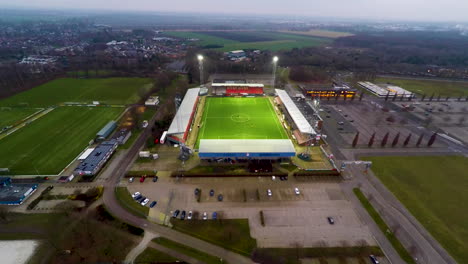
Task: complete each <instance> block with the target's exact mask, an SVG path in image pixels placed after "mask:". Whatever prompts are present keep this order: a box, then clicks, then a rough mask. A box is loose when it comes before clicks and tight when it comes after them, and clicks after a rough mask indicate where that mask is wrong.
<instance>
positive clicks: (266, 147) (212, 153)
mask: <svg viewBox="0 0 468 264" xmlns="http://www.w3.org/2000/svg"><path fill="white" fill-rule="evenodd" d="M198 152H199V156H200V157H202V158H203V157H292V156H295V155H296V151H295V149H294V145H293V143H292V142H291V140H289V139H201V140H200V148H199V151H198Z"/></svg>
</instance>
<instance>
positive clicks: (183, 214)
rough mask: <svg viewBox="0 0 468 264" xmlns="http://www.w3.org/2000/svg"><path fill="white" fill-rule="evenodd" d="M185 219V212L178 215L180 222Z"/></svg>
mask: <svg viewBox="0 0 468 264" xmlns="http://www.w3.org/2000/svg"><path fill="white" fill-rule="evenodd" d="M184 219H185V211H182V213H181V214H180V220H184Z"/></svg>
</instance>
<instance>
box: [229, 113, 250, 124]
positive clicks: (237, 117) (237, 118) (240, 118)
mask: <svg viewBox="0 0 468 264" xmlns="http://www.w3.org/2000/svg"><path fill="white" fill-rule="evenodd" d="M231 119H232V121H234V122H237V123H245V122H248V121H249V120H250V116H249V115H247V114H244V113H236V114H232V115H231Z"/></svg>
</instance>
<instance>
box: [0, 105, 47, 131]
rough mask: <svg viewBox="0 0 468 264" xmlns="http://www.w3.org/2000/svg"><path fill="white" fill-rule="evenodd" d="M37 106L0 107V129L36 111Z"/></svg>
mask: <svg viewBox="0 0 468 264" xmlns="http://www.w3.org/2000/svg"><path fill="white" fill-rule="evenodd" d="M39 110H40V109H37V108H1V107H0V129H2V128H4V127H6V126H10V125H13V124H15V123H16V122H19V121H21V120H23V119H24V118H26V117H28V116H30V115H32V114H34V113H36V112H37V111H39Z"/></svg>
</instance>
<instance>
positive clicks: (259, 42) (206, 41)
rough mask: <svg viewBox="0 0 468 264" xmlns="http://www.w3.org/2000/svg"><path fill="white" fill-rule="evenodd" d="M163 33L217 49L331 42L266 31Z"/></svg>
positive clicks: (276, 48)
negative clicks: (194, 40)
mask: <svg viewBox="0 0 468 264" xmlns="http://www.w3.org/2000/svg"><path fill="white" fill-rule="evenodd" d="M165 34H166V35H169V36H173V37H178V38H186V39H198V40H199V41H196V42H194V43H195V44H196V45H199V46H201V47H204V48H213V49H216V50H219V51H231V50H236V49H260V50H271V51H278V50H289V49H293V48H302V47H311V46H320V45H325V44H328V43H330V42H331V39H328V38H318V37H313V36H301V35H296V34H288V33H280V32H266V31H200V32H183V31H169V32H166V33H165Z"/></svg>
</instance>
